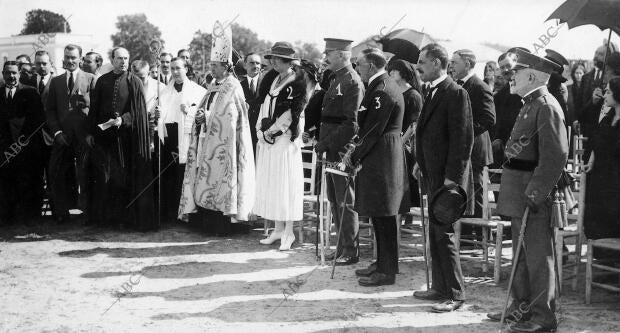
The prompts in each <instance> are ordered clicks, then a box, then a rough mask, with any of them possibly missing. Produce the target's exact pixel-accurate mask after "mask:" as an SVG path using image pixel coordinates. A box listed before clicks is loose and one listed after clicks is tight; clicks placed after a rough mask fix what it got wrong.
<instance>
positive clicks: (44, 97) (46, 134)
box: [27, 73, 54, 146]
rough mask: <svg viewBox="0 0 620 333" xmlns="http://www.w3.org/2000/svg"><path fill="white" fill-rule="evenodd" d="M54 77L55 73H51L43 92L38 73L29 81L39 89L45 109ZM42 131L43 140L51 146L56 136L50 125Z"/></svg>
mask: <svg viewBox="0 0 620 333" xmlns="http://www.w3.org/2000/svg"><path fill="white" fill-rule="evenodd" d="M52 78H54V73H50V78H49V80H47V83H46V84H45V87H44V88H43V92H39V85H38V83H37V80H38V79H39V76H38V75H34V76H33V77H32V79H31V80H30V81H29V82H28V83H27V84H28V85H29V86H31V87H34V88H35V89H36V90H37V92H39V95H40V96H41V102H42V103H43V110H44V111H45V109H46V108H47V96H48V95H49V90H50V84H51V83H52ZM42 133H43V140H44V141H45V144H46V145H48V146H51V145H52V143H53V141H54V137H53V135H52V134H51V133H50V130H49V127H48V126H45V127H44V128H43V132H42Z"/></svg>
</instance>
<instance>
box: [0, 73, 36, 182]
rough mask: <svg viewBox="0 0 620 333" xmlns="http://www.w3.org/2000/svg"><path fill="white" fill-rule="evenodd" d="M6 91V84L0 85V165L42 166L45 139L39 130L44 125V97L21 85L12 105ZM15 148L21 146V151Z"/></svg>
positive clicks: (18, 85) (16, 90)
mask: <svg viewBox="0 0 620 333" xmlns="http://www.w3.org/2000/svg"><path fill="white" fill-rule="evenodd" d="M5 87H6V85H5V84H2V85H0V149H1V151H2V156H0V164H4V163H8V162H10V165H12V166H24V167H28V164H37V162H40V164H38V165H41V166H42V165H44V164H45V161H43V159H42V158H41V149H42V145H43V136H42V135H41V132H40V130H41V129H42V127H43V125H45V115H44V113H43V105H42V104H41V97H39V94H38V93H37V90H36V89H34V88H33V87H31V86H29V85H24V84H21V83H18V84H17V87H16V89H15V93H14V95H13V99H12V101H11V102H10V103H9V102H8V101H7V99H6V95H5ZM14 144H18V145H19V146H20V148H18V149H19V150H15V149H12V148H11V145H14ZM7 152H8V153H9V155H14V156H9V155H7ZM7 159H9V160H8V161H7ZM22 162H23V163H22ZM33 162H34V163H33ZM4 167H6V165H5V166H4ZM0 169H3V167H2V168H0ZM0 171H2V170H0Z"/></svg>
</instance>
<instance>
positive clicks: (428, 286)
mask: <svg viewBox="0 0 620 333" xmlns="http://www.w3.org/2000/svg"><path fill="white" fill-rule="evenodd" d="M418 192H419V193H420V215H421V217H422V233H423V235H422V242H423V245H424V266H425V268H426V290H431V282H430V278H429V265H428V252H430V251H429V249H428V247H429V243H428V237H429V235H428V234H429V230H428V227H429V226H428V225H426V218H425V215H426V213H425V212H424V206H425V205H424V195H423V193H422V177H421V176H420V179H419V180H418Z"/></svg>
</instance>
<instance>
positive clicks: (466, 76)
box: [461, 71, 475, 84]
mask: <svg viewBox="0 0 620 333" xmlns="http://www.w3.org/2000/svg"><path fill="white" fill-rule="evenodd" d="M474 74H475V73H474V71H471V72H470V73H469V74H467V75H465V77H464V78H462V79H461V81H463V84H465V82H467V80H469V79H470V78H471V77H472V76H474Z"/></svg>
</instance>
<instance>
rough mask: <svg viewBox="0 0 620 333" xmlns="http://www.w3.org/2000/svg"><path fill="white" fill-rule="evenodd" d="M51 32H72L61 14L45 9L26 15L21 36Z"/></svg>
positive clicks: (32, 11)
mask: <svg viewBox="0 0 620 333" xmlns="http://www.w3.org/2000/svg"><path fill="white" fill-rule="evenodd" d="M65 24H66V27H65ZM65 28H66V30H65ZM51 32H71V26H69V22H67V19H66V18H65V17H64V16H63V15H61V14H57V13H54V12H51V11H49V10H45V9H33V10H31V11H29V12H27V13H26V22H25V23H24V28H23V29H22V31H21V32H20V33H19V34H20V35H34V34H41V33H51Z"/></svg>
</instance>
